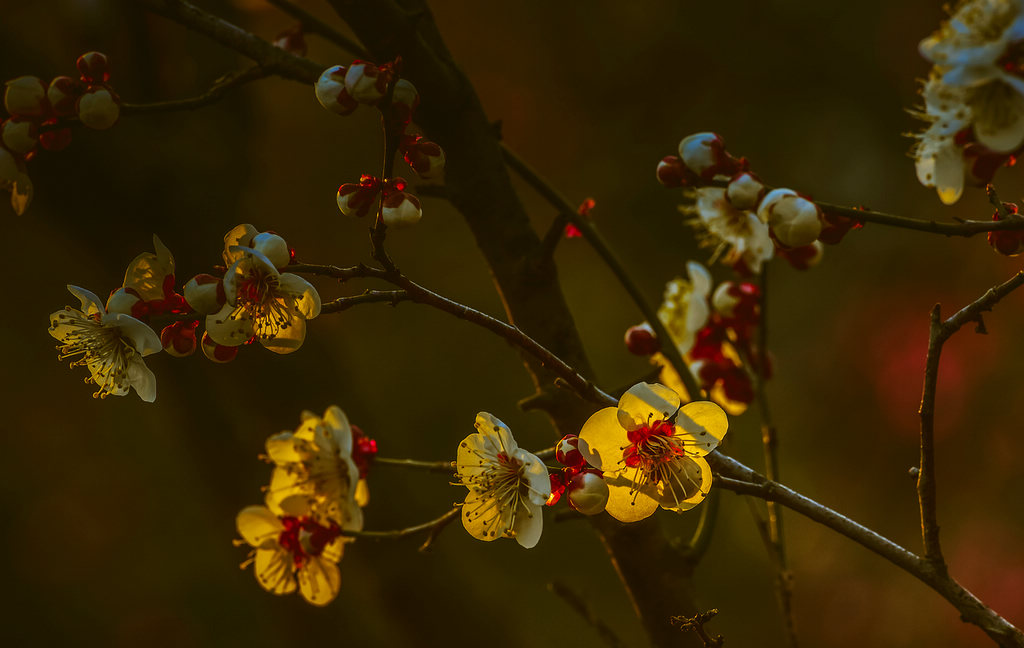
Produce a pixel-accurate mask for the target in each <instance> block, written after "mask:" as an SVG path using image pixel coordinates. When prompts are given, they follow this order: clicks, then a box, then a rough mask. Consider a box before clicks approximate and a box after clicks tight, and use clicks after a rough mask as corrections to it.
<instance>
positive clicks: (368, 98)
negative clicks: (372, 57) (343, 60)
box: [345, 60, 392, 104]
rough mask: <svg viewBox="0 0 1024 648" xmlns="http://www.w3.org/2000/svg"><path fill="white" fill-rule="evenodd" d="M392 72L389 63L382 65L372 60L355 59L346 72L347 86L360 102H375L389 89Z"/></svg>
mask: <svg viewBox="0 0 1024 648" xmlns="http://www.w3.org/2000/svg"><path fill="white" fill-rule="evenodd" d="M391 77H392V72H391V67H390V66H389V65H382V66H380V67H378V66H376V65H374V64H373V63H371V62H370V61H358V60H357V61H353V62H352V65H350V66H349V68H348V70H347V71H346V72H345V88H346V89H347V90H348V93H349V95H351V96H352V98H353V99H355V100H356V101H358V102H359V103H364V104H375V103H377V102H378V101H380V100H381V98H382V97H383V96H384V95H385V93H387V91H388V83H389V82H390V81H391Z"/></svg>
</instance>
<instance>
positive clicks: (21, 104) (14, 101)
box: [4, 76, 46, 117]
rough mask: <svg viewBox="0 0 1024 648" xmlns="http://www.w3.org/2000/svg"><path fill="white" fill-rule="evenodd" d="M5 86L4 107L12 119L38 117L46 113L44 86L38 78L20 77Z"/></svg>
mask: <svg viewBox="0 0 1024 648" xmlns="http://www.w3.org/2000/svg"><path fill="white" fill-rule="evenodd" d="M6 85H7V88H6V89H5V90H4V107H5V108H7V112H8V113H9V114H10V115H11V116H12V117H38V116H40V115H42V114H43V113H45V112H46V85H45V84H43V82H42V80H41V79H40V78H39V77H34V76H22V77H18V78H17V79H11V80H10V81H8V82H7V84H6Z"/></svg>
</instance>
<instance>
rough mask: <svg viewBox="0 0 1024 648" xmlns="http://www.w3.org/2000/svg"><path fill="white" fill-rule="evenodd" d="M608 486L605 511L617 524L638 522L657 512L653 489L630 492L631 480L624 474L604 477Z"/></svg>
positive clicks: (656, 501)
mask: <svg viewBox="0 0 1024 648" xmlns="http://www.w3.org/2000/svg"><path fill="white" fill-rule="evenodd" d="M604 479H605V482H606V483H607V484H608V505H607V506H606V507H605V511H607V512H608V515H611V516H612V517H613V518H615V519H616V520H618V521H619V522H627V523H629V522H638V521H640V520H643V519H644V518H648V517H650V516H651V514H652V513H654V512H655V511H656V510H658V500H657V499H655V497H656V495H657V493H656V489H655V488H654V487H653V485H652V487H650V488H644V489H641V490H637V491H634V490H632V486H633V480H632V479H629V478H627V477H626V475H625V474H624V473H619V474H614V475H608V474H606V475H605V478H604Z"/></svg>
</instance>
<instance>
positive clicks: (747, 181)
mask: <svg viewBox="0 0 1024 648" xmlns="http://www.w3.org/2000/svg"><path fill="white" fill-rule="evenodd" d="M725 191H726V195H727V196H728V197H729V202H731V203H732V204H733V205H734V206H735V207H738V208H740V209H756V208H757V202H758V201H759V200H760V199H761V195H762V194H763V193H764V183H762V182H761V180H760V179H759V178H758V177H757V176H756V175H754V174H753V173H750V172H749V171H744V172H743V173H740V174H738V175H736V176H733V179H732V180H730V181H729V187H728V188H727V189H726V190H725Z"/></svg>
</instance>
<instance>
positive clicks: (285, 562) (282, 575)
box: [253, 546, 295, 594]
mask: <svg viewBox="0 0 1024 648" xmlns="http://www.w3.org/2000/svg"><path fill="white" fill-rule="evenodd" d="M253 569H254V570H255V572H256V580H257V581H259V584H260V585H261V586H263V589H265V590H267V591H268V592H271V593H273V594H291V593H292V592H294V591H295V574H294V571H293V569H294V565H293V563H292V555H291V553H290V552H288V551H285V550H284V549H282V548H281V547H280V546H278V547H275V548H273V549H257V550H256V560H255V562H254V564H253Z"/></svg>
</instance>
